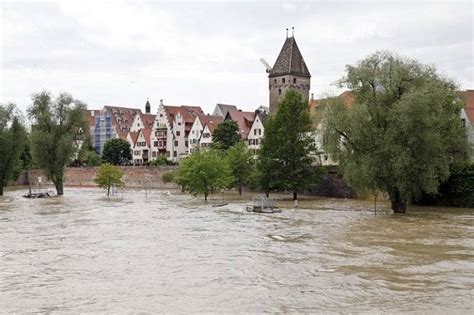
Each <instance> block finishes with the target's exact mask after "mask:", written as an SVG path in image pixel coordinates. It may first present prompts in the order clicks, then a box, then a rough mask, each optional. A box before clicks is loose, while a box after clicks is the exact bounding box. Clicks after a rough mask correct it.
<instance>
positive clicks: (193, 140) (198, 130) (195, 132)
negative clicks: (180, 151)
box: [188, 115, 204, 154]
mask: <svg viewBox="0 0 474 315" xmlns="http://www.w3.org/2000/svg"><path fill="white" fill-rule="evenodd" d="M201 120H202V116H200V115H198V116H196V118H195V119H194V123H193V125H192V127H191V130H190V132H189V137H188V140H189V150H188V152H189V154H191V153H193V152H194V150H196V148H197V147H199V139H200V138H201V134H202V131H203V129H204V126H203V122H202V121H201Z"/></svg>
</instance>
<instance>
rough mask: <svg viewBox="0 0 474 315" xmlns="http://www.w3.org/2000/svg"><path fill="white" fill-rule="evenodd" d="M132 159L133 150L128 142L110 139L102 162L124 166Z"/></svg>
mask: <svg viewBox="0 0 474 315" xmlns="http://www.w3.org/2000/svg"><path fill="white" fill-rule="evenodd" d="M131 159H132V148H131V147H130V143H129V142H128V141H126V140H123V139H119V138H115V139H110V140H109V141H107V142H106V143H105V145H104V151H103V152H102V160H103V161H104V162H106V163H110V164H113V165H123V164H125V163H128V162H130V160H131Z"/></svg>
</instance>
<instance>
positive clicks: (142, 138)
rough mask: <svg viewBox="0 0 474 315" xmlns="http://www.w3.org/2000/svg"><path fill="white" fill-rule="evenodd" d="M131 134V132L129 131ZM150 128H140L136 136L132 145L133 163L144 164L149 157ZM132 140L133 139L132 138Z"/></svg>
mask: <svg viewBox="0 0 474 315" xmlns="http://www.w3.org/2000/svg"><path fill="white" fill-rule="evenodd" d="M130 134H131V133H130ZM150 135H151V129H150V128H143V129H140V130H139V131H138V132H137V134H136V136H135V141H134V145H133V147H132V158H133V163H134V164H139V165H141V164H146V163H147V162H149V161H150V159H151V150H150ZM132 140H133V139H132Z"/></svg>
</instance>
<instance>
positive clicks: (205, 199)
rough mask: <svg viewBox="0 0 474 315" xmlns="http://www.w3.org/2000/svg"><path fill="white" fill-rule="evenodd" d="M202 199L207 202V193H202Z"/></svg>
mask: <svg viewBox="0 0 474 315" xmlns="http://www.w3.org/2000/svg"><path fill="white" fill-rule="evenodd" d="M204 201H205V202H207V193H204Z"/></svg>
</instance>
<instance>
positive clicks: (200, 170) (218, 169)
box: [174, 150, 233, 201]
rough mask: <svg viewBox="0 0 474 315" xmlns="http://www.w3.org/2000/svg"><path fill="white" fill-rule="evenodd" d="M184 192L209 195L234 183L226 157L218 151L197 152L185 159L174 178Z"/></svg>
mask: <svg viewBox="0 0 474 315" xmlns="http://www.w3.org/2000/svg"><path fill="white" fill-rule="evenodd" d="M174 180H175V182H176V183H177V184H178V185H180V186H181V187H182V188H183V190H184V191H187V192H189V193H191V194H193V195H197V194H204V200H206V201H207V197H208V195H209V194H212V193H215V192H218V191H219V190H221V189H225V188H227V187H229V186H230V184H231V183H232V180H233V178H232V172H231V169H230V167H229V165H228V164H227V160H226V159H225V157H224V156H223V155H222V154H221V153H220V152H218V151H216V150H208V151H204V152H201V151H199V150H197V151H196V152H194V153H193V154H191V155H190V156H189V157H187V158H185V159H183V160H182V161H181V162H180V164H179V167H178V169H177V171H176V173H175V176H174Z"/></svg>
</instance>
